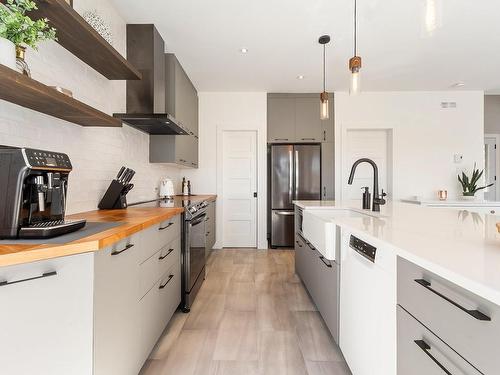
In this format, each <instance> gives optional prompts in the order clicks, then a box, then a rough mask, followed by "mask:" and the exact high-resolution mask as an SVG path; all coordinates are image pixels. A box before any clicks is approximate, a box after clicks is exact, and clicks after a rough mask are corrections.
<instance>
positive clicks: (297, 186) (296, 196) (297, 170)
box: [295, 150, 299, 199]
mask: <svg viewBox="0 0 500 375" xmlns="http://www.w3.org/2000/svg"><path fill="white" fill-rule="evenodd" d="M298 194H299V150H295V199H298Z"/></svg>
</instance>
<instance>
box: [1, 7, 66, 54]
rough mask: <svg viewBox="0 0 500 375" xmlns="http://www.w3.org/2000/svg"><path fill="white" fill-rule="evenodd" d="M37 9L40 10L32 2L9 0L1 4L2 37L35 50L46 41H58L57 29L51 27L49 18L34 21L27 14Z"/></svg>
mask: <svg viewBox="0 0 500 375" xmlns="http://www.w3.org/2000/svg"><path fill="white" fill-rule="evenodd" d="M35 9H38V8H37V6H36V4H35V2H33V1H31V0H7V2H6V3H5V4H3V5H2V4H0V37H3V38H5V39H8V40H10V41H11V42H12V43H14V44H15V45H16V46H22V47H27V46H29V47H31V48H33V49H37V45H38V43H39V42H42V41H44V40H57V37H56V29H54V28H53V27H50V26H49V24H48V19H47V18H40V19H38V20H32V19H31V17H30V16H29V15H28V14H27V13H29V12H31V11H32V10H35Z"/></svg>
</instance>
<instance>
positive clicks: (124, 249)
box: [111, 243, 134, 255]
mask: <svg viewBox="0 0 500 375" xmlns="http://www.w3.org/2000/svg"><path fill="white" fill-rule="evenodd" d="M132 247H134V244H133V243H129V244H128V245H127V246H125V248H123V249H122V250H118V251H113V252H112V253H111V255H118V254H121V253H123V252H124V251H127V250H128V249H130V248H132Z"/></svg>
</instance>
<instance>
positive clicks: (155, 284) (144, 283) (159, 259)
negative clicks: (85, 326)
mask: <svg viewBox="0 0 500 375" xmlns="http://www.w3.org/2000/svg"><path fill="white" fill-rule="evenodd" d="M180 235H181V232H180V217H179V216H175V217H173V218H171V219H169V220H166V221H165V222H162V223H159V224H157V225H153V226H151V227H149V228H148V229H146V230H144V231H142V232H139V233H137V234H135V235H133V236H131V237H129V238H127V239H125V240H123V241H120V242H119V243H116V244H115V245H113V246H111V247H110V248H108V249H105V250H103V251H99V252H96V253H95V292H94V295H95V297H94V298H95V312H94V325H95V326H94V347H95V351H94V361H95V362H94V375H101V374H102V375H108V374H120V375H128V374H130V375H136V374H137V373H139V371H140V369H141V367H142V365H143V364H144V361H145V360H146V359H147V357H148V355H149V353H150V351H151V350H152V349H153V347H154V345H155V343H156V341H157V340H158V338H159V337H160V335H161V333H162V331H163V330H164V328H165V327H166V325H167V323H168V322H169V320H170V318H171V317H172V315H173V313H174V312H175V310H176V309H177V307H178V306H179V304H180V302H181V275H180V251H181V239H180ZM118 358H119V360H117V359H118Z"/></svg>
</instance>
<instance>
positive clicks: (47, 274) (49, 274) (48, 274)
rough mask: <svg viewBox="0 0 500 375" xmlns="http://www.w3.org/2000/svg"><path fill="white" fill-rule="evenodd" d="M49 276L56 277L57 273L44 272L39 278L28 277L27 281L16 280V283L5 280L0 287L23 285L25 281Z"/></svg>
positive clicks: (0, 283)
mask: <svg viewBox="0 0 500 375" xmlns="http://www.w3.org/2000/svg"><path fill="white" fill-rule="evenodd" d="M50 276H57V272H56V271H52V272H45V273H44V274H42V275H40V276H35V277H30V278H28V279H22V280H16V281H7V280H5V281H1V282H0V286H7V285H12V284H17V283H24V282H25V281H31V280H37V279H43V278H44V277H50Z"/></svg>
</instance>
